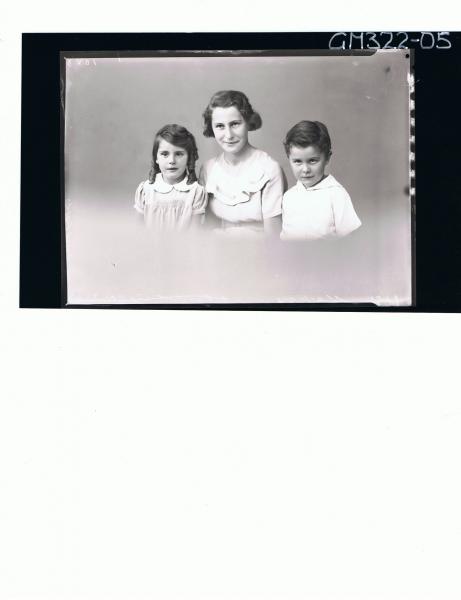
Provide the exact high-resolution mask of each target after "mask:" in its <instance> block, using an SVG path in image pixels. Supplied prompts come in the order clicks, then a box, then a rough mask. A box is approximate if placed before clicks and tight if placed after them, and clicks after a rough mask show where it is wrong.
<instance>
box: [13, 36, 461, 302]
mask: <svg viewBox="0 0 461 600" xmlns="http://www.w3.org/2000/svg"><path fill="white" fill-rule="evenodd" d="M333 34H334V32H322V33H320V32H318V33H314V32H309V33H189V34H179V33H161V34H156V33H116V34H114V33H84V34H77V33H75V34H64V33H63V34H41V33H38V34H23V38H22V117H21V125H22V132H21V225H20V298H19V306H20V307H21V308H112V309H114V308H115V309H130V310H133V309H169V310H177V309H180V310H203V309H211V310H263V311H264V310H271V311H273V310H282V311H283V310H285V311H286V310H289V311H312V310H313V311H336V312H340V311H371V312H382V311H384V312H459V311H460V310H461V276H460V273H461V269H460V262H461V261H460V258H461V244H460V242H459V233H458V232H459V224H460V222H461V181H460V169H459V165H458V161H457V160H456V159H457V155H459V150H458V146H459V144H458V142H457V136H456V132H457V131H458V130H459V129H460V128H459V120H460V118H459V115H458V102H457V98H458V95H457V92H458V91H459V89H460V76H459V60H460V58H461V56H460V52H459V49H457V48H458V47H459V42H460V41H461V34H460V33H451V34H450V36H451V38H450V39H451V42H452V48H451V49H450V50H437V49H432V50H427V49H422V48H420V47H415V48H412V49H409V54H411V58H412V67H413V74H414V81H415V91H414V98H415V108H414V110H413V111H412V115H411V116H414V118H415V132H414V133H415V138H416V139H415V146H414V147H412V150H413V151H414V152H415V162H414V168H415V173H416V177H415V181H414V186H413V183H412V187H414V188H415V192H416V202H414V203H413V204H412V296H413V303H412V306H410V307H387V306H386V307H378V306H376V305H374V304H371V303H370V304H357V303H335V304H329V303H325V304H324V303H252V304H238V303H229V304H227V303H219V304H126V305H125V304H116V305H114V304H108V305H105V304H85V305H66V273H65V234H64V211H63V210H62V202H63V191H64V190H63V186H64V177H63V152H62V142H63V122H62V121H63V110H61V109H62V107H63V98H64V90H65V81H64V79H63V77H62V71H61V66H62V61H63V56H65V55H71V54H72V53H76V54H78V55H80V56H81V55H83V54H84V53H85V52H88V53H89V54H94V53H99V54H104V53H107V54H108V55H114V53H115V55H116V53H117V52H124V53H125V52H130V53H133V55H135V53H139V54H140V55H141V54H145V53H146V52H149V51H164V52H171V53H175V52H176V53H178V52H179V53H180V52H181V51H182V52H185V53H189V52H193V51H203V50H205V51H210V52H213V51H216V50H223V51H229V52H232V51H235V50H238V49H241V48H244V49H245V50H246V51H249V52H251V51H253V52H259V51H261V49H263V51H264V49H267V53H269V52H270V51H274V52H276V53H278V54H280V53H281V52H282V51H286V52H287V53H291V54H295V53H296V52H300V53H301V52H302V51H304V50H309V51H312V50H318V51H319V53H325V51H326V50H328V44H329V41H330V39H331V37H332V35H333ZM410 37H412V36H410ZM340 52H341V53H343V54H344V53H345V52H346V53H348V54H354V53H356V52H357V53H358V52H362V51H358V50H357V51H356V50H348V51H344V50H343V51H340ZM414 198H415V196H413V200H414ZM416 207H417V210H416Z"/></svg>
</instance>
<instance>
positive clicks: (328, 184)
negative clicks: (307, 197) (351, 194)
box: [296, 174, 341, 192]
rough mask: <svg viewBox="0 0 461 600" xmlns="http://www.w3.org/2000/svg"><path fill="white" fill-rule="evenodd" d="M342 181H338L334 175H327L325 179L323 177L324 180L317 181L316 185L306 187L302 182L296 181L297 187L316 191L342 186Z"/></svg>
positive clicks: (302, 189) (307, 190)
mask: <svg viewBox="0 0 461 600" xmlns="http://www.w3.org/2000/svg"><path fill="white" fill-rule="evenodd" d="M340 185H341V184H340V183H339V182H338V181H336V179H335V178H334V177H333V175H330V174H329V175H327V176H326V177H325V178H324V179H322V181H319V182H318V183H316V184H315V185H313V186H311V187H309V188H306V187H304V185H303V184H302V183H301V182H300V181H297V182H296V187H297V188H298V189H299V190H301V191H304V192H315V191H316V190H326V189H328V188H335V187H340Z"/></svg>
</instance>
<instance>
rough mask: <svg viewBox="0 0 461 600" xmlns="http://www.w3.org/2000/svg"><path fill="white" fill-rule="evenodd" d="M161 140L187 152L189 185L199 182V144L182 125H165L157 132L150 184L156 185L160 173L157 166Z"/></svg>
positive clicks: (153, 149)
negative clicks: (197, 162)
mask: <svg viewBox="0 0 461 600" xmlns="http://www.w3.org/2000/svg"><path fill="white" fill-rule="evenodd" d="M161 140H165V141H166V142H169V143H170V144H173V145H174V146H179V148H183V149H184V150H185V151H186V152H187V167H186V169H187V174H188V177H187V183H188V184H191V183H194V181H197V175H196V174H195V162H196V161H197V159H198V151H197V144H196V143H195V138H194V136H193V135H192V133H190V131H188V130H187V129H186V128H185V127H182V126H181V125H176V124H171V125H164V126H163V127H162V128H161V129H159V130H158V131H157V133H156V134H155V139H154V146H153V148H152V163H151V168H150V171H149V182H150V183H154V180H155V177H156V175H157V173H160V168H159V166H158V164H157V152H158V147H159V146H160V142H161Z"/></svg>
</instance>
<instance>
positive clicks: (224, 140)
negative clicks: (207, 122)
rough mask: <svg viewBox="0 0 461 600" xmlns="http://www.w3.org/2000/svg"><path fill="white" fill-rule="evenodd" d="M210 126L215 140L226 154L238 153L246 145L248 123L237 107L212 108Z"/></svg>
mask: <svg viewBox="0 0 461 600" xmlns="http://www.w3.org/2000/svg"><path fill="white" fill-rule="evenodd" d="M211 127H212V129H213V133H214V136H215V138H216V141H217V142H218V144H219V145H220V146H221V148H222V149H223V150H224V152H226V153H227V154H233V155H237V154H240V152H242V151H243V150H245V148H246V147H247V146H248V125H247V123H246V121H245V119H244V118H243V117H242V115H241V113H240V111H239V109H238V108H237V107H235V106H228V107H227V108H221V107H219V106H218V107H216V108H214V109H213V112H212V114H211Z"/></svg>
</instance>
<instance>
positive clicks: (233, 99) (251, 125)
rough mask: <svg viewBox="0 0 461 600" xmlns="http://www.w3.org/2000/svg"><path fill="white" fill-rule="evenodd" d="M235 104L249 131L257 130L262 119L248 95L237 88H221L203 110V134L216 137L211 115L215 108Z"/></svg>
mask: <svg viewBox="0 0 461 600" xmlns="http://www.w3.org/2000/svg"><path fill="white" fill-rule="evenodd" d="M230 106H235V107H236V108H237V110H238V111H239V112H240V114H241V115H242V117H243V118H244V120H245V122H246V124H247V125H248V131H255V130H256V129H259V128H260V127H261V125H262V119H261V117H260V115H259V113H257V112H256V111H255V110H254V109H253V107H252V106H251V104H250V101H249V100H248V97H247V96H246V95H245V94H244V93H243V92H239V91H237V90H221V91H220V92H216V94H213V96H212V97H211V100H210V102H209V103H208V106H207V107H206V108H205V110H204V111H203V135H204V136H205V137H214V133H213V127H212V125H211V117H212V115H213V109H214V108H229V107H230Z"/></svg>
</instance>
